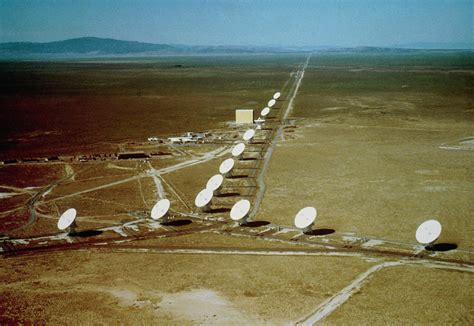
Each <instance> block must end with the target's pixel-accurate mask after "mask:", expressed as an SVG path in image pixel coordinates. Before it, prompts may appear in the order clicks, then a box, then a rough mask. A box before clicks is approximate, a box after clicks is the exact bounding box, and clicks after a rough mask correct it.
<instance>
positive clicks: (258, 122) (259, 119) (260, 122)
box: [255, 117, 265, 130]
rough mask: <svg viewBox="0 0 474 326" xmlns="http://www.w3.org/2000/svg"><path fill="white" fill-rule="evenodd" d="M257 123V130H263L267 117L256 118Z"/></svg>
mask: <svg viewBox="0 0 474 326" xmlns="http://www.w3.org/2000/svg"><path fill="white" fill-rule="evenodd" d="M255 123H256V124H257V126H256V127H255V129H256V130H261V129H262V125H263V124H264V123H265V119H263V118H262V117H259V118H258V119H257V120H255Z"/></svg>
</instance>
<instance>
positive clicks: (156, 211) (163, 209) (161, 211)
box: [151, 199, 171, 220]
mask: <svg viewBox="0 0 474 326" xmlns="http://www.w3.org/2000/svg"><path fill="white" fill-rule="evenodd" d="M170 206H171V203H170V201H169V200H168V199H161V200H159V201H158V202H157V203H156V204H155V206H153V208H152V209H151V218H152V219H154V220H159V219H160V218H162V217H163V216H165V215H166V213H168V210H169V209H170Z"/></svg>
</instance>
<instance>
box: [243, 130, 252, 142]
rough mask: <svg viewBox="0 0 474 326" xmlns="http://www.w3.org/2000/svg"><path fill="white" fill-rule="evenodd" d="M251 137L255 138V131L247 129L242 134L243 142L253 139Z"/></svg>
mask: <svg viewBox="0 0 474 326" xmlns="http://www.w3.org/2000/svg"><path fill="white" fill-rule="evenodd" d="M253 136H255V130H254V129H249V130H247V131H246V132H245V133H244V137H243V139H244V140H245V141H250V140H251V139H252V138H253Z"/></svg>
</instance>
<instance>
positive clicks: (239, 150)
mask: <svg viewBox="0 0 474 326" xmlns="http://www.w3.org/2000/svg"><path fill="white" fill-rule="evenodd" d="M244 151H245V144H244V143H238V144H237V145H235V146H234V148H232V156H234V157H237V158H239V159H241V158H242V154H243V153H244Z"/></svg>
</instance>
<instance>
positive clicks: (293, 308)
mask: <svg viewBox="0 0 474 326" xmlns="http://www.w3.org/2000/svg"><path fill="white" fill-rule="evenodd" d="M473 60H474V58H473V55H472V53H470V52H468V53H464V52H461V53H459V52H442V53H418V54H412V53H404V54H376V55H375V54H371V55H364V54H353V53H352V54H346V53H337V54H334V53H333V54H325V53H306V54H302V55H298V56H285V55H281V56H257V57H255V56H237V57H230V56H229V57H217V58H208V57H181V58H179V57H166V58H158V59H157V58H140V59H129V60H123V59H122V60H96V61H62V62H61V61H58V62H23V63H21V62H2V63H0V73H1V75H2V80H9V82H8V83H7V82H2V84H1V91H0V107H1V111H0V118H1V119H0V121H1V124H2V131H1V134H0V144H1V148H2V151H1V156H0V159H4V160H5V161H4V163H5V164H3V165H1V166H0V194H1V195H2V196H1V199H0V235H1V238H0V243H1V250H2V251H1V254H2V257H1V260H0V262H1V263H0V277H1V279H2V283H1V284H0V293H1V295H0V322H1V323H2V324H8V323H35V324H46V323H49V324H65V323H77V324H96V323H114V324H115V323H126V324H151V323H155V324H156V323H159V324H165V325H173V324H184V325H188V324H189V325H200V324H210V325H242V324H252V325H260V324H261V325H288V324H302V325H311V324H315V323H321V324H348V323H354V322H356V323H360V324H380V323H390V324H413V323H416V324H440V325H441V324H465V325H470V324H472V323H473V322H474V313H473V311H474V290H473V289H474V276H473V275H474V274H473V273H474V244H473V236H474V228H473V226H472V222H471V217H472V215H473V213H474V204H473V201H472V195H473V193H474V182H473V180H474V171H473V168H472V167H473V166H474V164H473V162H474V159H473V155H474V151H473V150H474V129H473V126H474V107H473V103H474V95H473V94H474V63H473V62H474V61H473ZM276 91H281V93H282V96H281V98H280V99H279V100H278V101H277V103H276V104H275V106H274V107H273V108H272V110H271V113H270V115H269V116H268V117H267V118H266V121H265V124H264V125H263V127H262V129H258V130H256V136H255V139H254V140H253V142H249V143H248V144H247V145H246V150H245V152H244V158H243V159H236V165H235V167H234V170H233V171H232V175H230V176H227V177H226V178H225V180H224V183H223V186H222V190H221V193H220V194H215V195H214V197H213V199H212V202H211V205H210V208H209V210H207V211H202V210H199V209H197V208H196V206H195V203H194V199H195V197H196V195H197V193H198V192H199V191H200V190H201V189H203V188H204V187H205V185H206V182H207V180H208V179H209V178H210V177H211V176H212V175H214V174H216V173H218V168H219V165H220V164H221V162H222V161H223V160H224V159H227V158H229V157H231V153H230V151H231V149H232V147H233V146H234V145H235V144H236V143H237V142H239V141H242V135H243V133H244V131H245V130H246V129H248V128H249V127H252V126H248V125H235V124H233V120H234V110H235V109H236V108H252V109H254V110H255V112H256V114H257V116H256V117H255V118H257V117H258V113H259V112H260V110H261V109H262V108H263V107H265V105H266V103H267V101H268V100H269V99H270V98H271V96H272V95H273V93H274V92H276ZM187 131H192V132H202V133H208V134H209V135H208V136H206V137H204V140H203V141H202V142H199V143H191V144H172V143H170V142H167V141H164V142H160V143H154V142H150V141H147V137H150V136H158V137H163V139H165V138H166V137H167V136H170V135H179V134H182V133H183V132H187ZM134 150H135V151H136V150H140V151H145V152H147V153H148V152H160V153H166V155H164V154H163V155H162V154H160V155H150V156H149V157H148V158H146V159H143V158H142V159H131V160H118V159H117V158H116V156H109V155H111V154H114V155H115V153H117V152H122V151H134ZM96 153H98V154H100V155H96V156H94V155H95V154H96ZM55 156H58V157H59V159H57V160H54V161H51V160H49V161H43V160H40V161H35V162H31V161H29V160H25V158H32V157H55ZM86 156H87V157H88V159H87V160H86V159H80V158H81V157H86ZM7 160H9V161H8V162H7ZM162 198H168V199H169V200H170V202H171V209H170V212H169V215H170V221H169V222H168V223H160V222H159V221H154V220H152V219H151V218H150V210H151V209H152V207H153V205H154V204H155V203H156V202H157V201H158V200H160V199H162ZM240 199H248V200H249V201H250V202H251V211H250V221H249V222H248V223H246V224H242V225H240V224H239V223H236V222H234V221H232V220H231V219H230V217H229V211H230V209H231V207H232V205H233V204H234V203H236V202H237V201H238V200H240ZM305 206H314V207H316V208H317V210H318V216H317V218H316V220H315V223H314V225H313V227H312V231H311V232H306V233H303V232H302V230H300V229H298V228H296V227H295V226H294V217H295V214H296V213H297V212H298V211H299V210H300V209H301V208H303V207H305ZM70 207H74V208H76V209H77V211H78V217H77V219H76V222H77V232H76V233H75V234H68V233H67V232H66V231H61V230H58V228H57V222H58V218H59V216H60V215H61V213H62V212H64V211H65V210H66V209H68V208H70ZM428 219H437V220H438V221H440V222H441V224H442V226H443V229H442V233H441V236H440V237H439V239H438V241H437V244H436V245H435V246H434V247H433V248H431V249H430V248H428V249H430V250H428V249H427V248H425V247H424V246H423V245H421V244H419V243H417V241H416V239H415V231H416V228H417V227H418V225H419V224H420V223H422V222H423V221H425V220H428Z"/></svg>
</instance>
